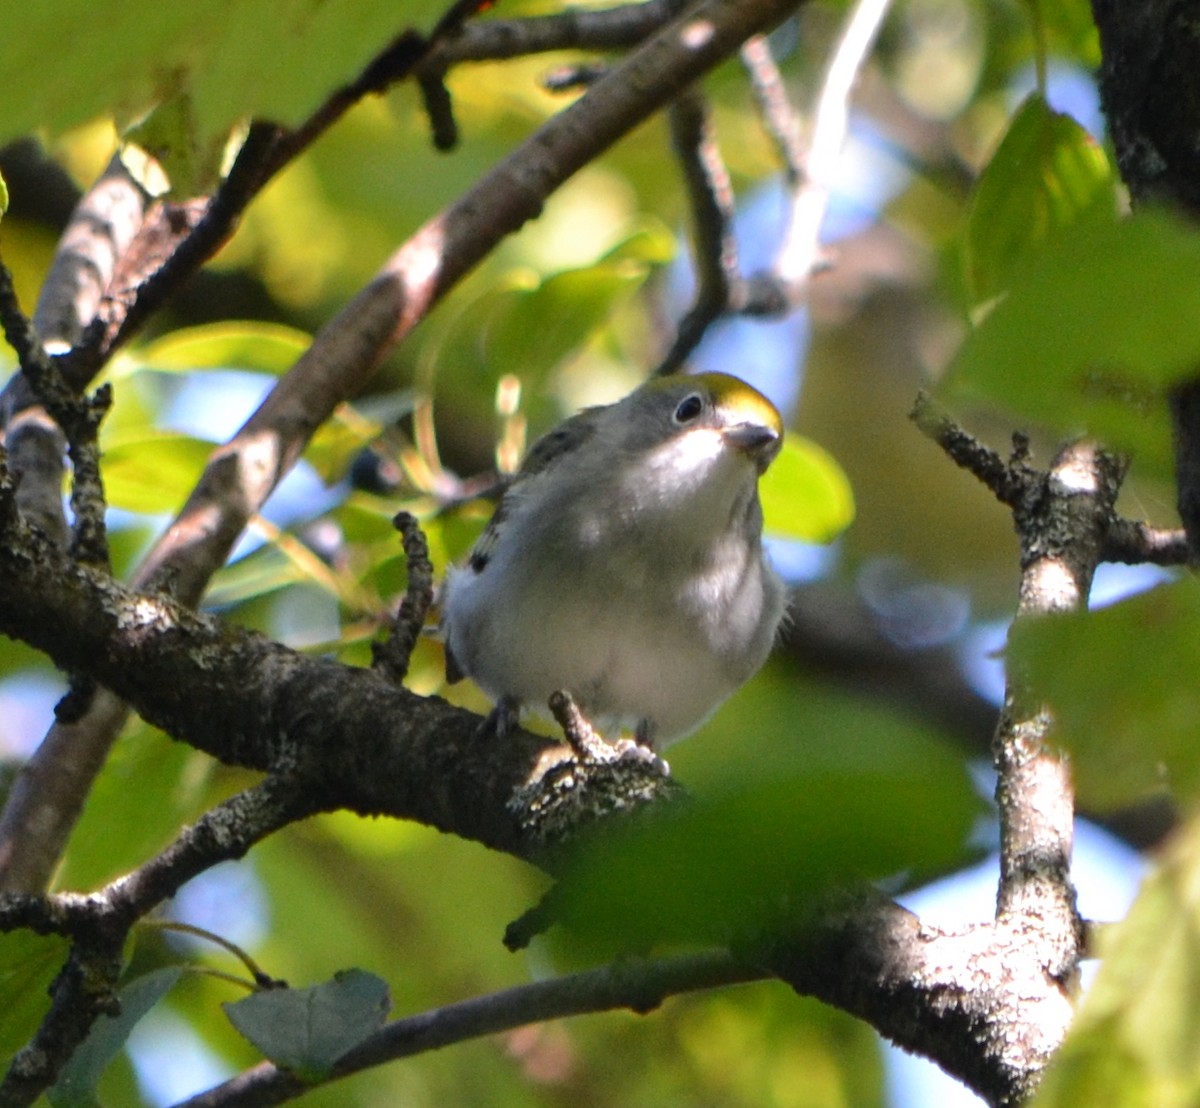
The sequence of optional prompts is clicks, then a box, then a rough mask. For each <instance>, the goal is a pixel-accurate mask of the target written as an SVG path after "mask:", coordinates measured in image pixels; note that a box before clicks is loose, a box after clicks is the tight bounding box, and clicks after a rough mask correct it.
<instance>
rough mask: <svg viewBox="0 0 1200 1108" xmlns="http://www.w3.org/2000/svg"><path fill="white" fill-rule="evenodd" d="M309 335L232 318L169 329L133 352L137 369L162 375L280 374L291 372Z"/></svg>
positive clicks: (269, 324)
mask: <svg viewBox="0 0 1200 1108" xmlns="http://www.w3.org/2000/svg"><path fill="white" fill-rule="evenodd" d="M311 342H312V337H311V336H310V335H307V334H305V333H304V332H303V331H299V330H297V329H296V328H294V327H285V326H283V325H282V324H278V323H256V322H253V321H240V320H235V321H231V322H223V323H206V324H203V325H201V326H199V327H184V328H181V329H180V330H178V331H172V332H171V333H170V334H168V335H164V336H163V337H162V338H160V339H156V340H155V341H154V342H151V343H148V344H147V345H146V346H143V347H141V348H140V349H139V350H136V351H134V353H133V355H132V361H133V365H134V367H135V368H138V369H153V370H157V371H158V372H160V373H179V372H185V373H186V372H192V371H194V370H197V369H242V370H254V371H257V372H260V373H271V374H275V375H278V374H281V373H284V372H286V371H287V370H289V369H291V368H292V366H293V365H294V364H295V363H296V359H297V358H299V357H300V355H301V354H303V353H304V352H305V351H306V350H307V349H308V347H309V344H310V343H311Z"/></svg>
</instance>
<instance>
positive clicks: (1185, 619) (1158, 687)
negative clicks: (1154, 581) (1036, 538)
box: [1010, 579, 1200, 809]
mask: <svg viewBox="0 0 1200 1108" xmlns="http://www.w3.org/2000/svg"><path fill="white" fill-rule="evenodd" d="M1131 643H1137V644H1138V648H1137V649H1136V650H1131V649H1130V644H1131ZM1010 654H1011V656H1012V661H1013V664H1014V665H1015V666H1016V667H1017V671H1018V672H1021V673H1023V674H1025V675H1026V677H1027V680H1028V681H1029V683H1030V685H1031V689H1032V692H1033V694H1034V695H1035V696H1037V697H1038V698H1044V700H1045V702H1046V703H1047V704H1048V705H1049V707H1050V710H1051V712H1052V713H1053V715H1054V719H1055V723H1056V731H1055V736H1056V739H1059V740H1061V741H1062V742H1063V743H1065V744H1066V745H1067V746H1068V747H1069V748H1070V750H1071V752H1072V754H1073V755H1074V757H1073V759H1072V768H1073V771H1074V776H1075V784H1076V789H1077V791H1078V793H1079V796H1080V799H1081V800H1082V801H1083V802H1084V803H1085V804H1087V805H1088V806H1089V807H1092V808H1100V809H1104V808H1111V807H1116V806H1119V805H1122V804H1126V803H1129V802H1130V801H1133V800H1136V799H1138V798H1140V797H1143V796H1144V795H1145V794H1146V793H1148V792H1150V791H1151V790H1154V789H1159V788H1162V786H1163V785H1164V784H1170V785H1171V786H1172V788H1173V789H1174V790H1175V791H1176V792H1177V793H1179V794H1182V795H1183V796H1186V797H1196V796H1197V795H1200V749H1198V748H1197V745H1196V720H1197V719H1198V718H1200V688H1198V687H1197V684H1196V673H1197V672H1198V671H1200V583H1197V582H1196V581H1194V580H1191V579H1188V580H1183V581H1179V582H1176V583H1174V584H1170V585H1163V586H1160V587H1159V588H1156V589H1151V590H1150V591H1149V592H1145V593H1142V594H1141V595H1139V596H1134V597H1131V598H1130V599H1128V600H1123V601H1121V602H1120V603H1118V604H1113V605H1112V606H1111V607H1108V608H1103V609H1101V610H1099V611H1095V612H1079V613H1072V614H1069V615H1062V616H1052V617H1047V618H1045V619H1039V620H1023V621H1021V622H1020V623H1019V624H1018V625H1017V626H1016V627H1015V628H1014V631H1013V635H1012V640H1011V642H1010Z"/></svg>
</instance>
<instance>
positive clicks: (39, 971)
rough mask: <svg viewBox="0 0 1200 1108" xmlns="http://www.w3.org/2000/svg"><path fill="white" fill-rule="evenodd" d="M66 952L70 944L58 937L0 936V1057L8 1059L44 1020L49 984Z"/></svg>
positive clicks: (19, 933) (32, 935)
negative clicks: (0, 1001)
mask: <svg viewBox="0 0 1200 1108" xmlns="http://www.w3.org/2000/svg"><path fill="white" fill-rule="evenodd" d="M69 951H70V944H69V943H68V942H67V940H66V939H63V938H60V937H59V936H57V935H34V934H33V933H32V932H29V931H13V932H10V933H9V934H7V935H0V996H2V997H4V1003H3V1004H2V1005H0V1058H11V1057H12V1056H13V1055H14V1054H15V1053H16V1052H17V1051H18V1050H20V1049H21V1047H23V1046H24V1045H25V1044H26V1043H27V1042H28V1041H29V1038H30V1036H31V1035H33V1033H34V1031H36V1030H37V1027H38V1024H40V1023H41V1022H42V1020H43V1019H44V1018H45V1015H46V1009H47V1008H48V1007H49V1005H50V997H49V989H50V984H51V982H52V981H53V980H54V978H55V977H56V976H57V975H58V971H59V970H60V969H61V968H62V965H63V963H64V962H65V961H66V959H67V954H68V953H69Z"/></svg>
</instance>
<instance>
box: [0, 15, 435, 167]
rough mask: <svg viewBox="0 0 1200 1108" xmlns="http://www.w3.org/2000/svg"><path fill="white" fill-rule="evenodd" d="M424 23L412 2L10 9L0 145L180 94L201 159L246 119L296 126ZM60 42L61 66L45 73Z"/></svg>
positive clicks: (133, 112) (427, 18) (0, 91)
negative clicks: (64, 56) (187, 102)
mask: <svg viewBox="0 0 1200 1108" xmlns="http://www.w3.org/2000/svg"><path fill="white" fill-rule="evenodd" d="M434 18H435V16H433V15H431V14H430V10H429V7H428V5H426V4H423V3H418V2H417V0H361V2H360V3H356V4H354V5H353V8H352V9H351V8H349V7H345V6H343V5H340V4H316V5H312V4H302V5H299V6H296V7H293V6H288V5H282V6H281V5H280V4H278V3H277V2H275V0H244V2H241V3H236V4H231V3H229V2H228V0H193V2H192V3H188V4H161V3H152V2H151V0H102V2H101V3H98V4H97V3H85V2H84V0H55V2H54V3H47V4H28V5H24V6H17V7H13V6H12V5H9V6H8V8H7V10H6V11H5V13H4V37H5V41H6V42H7V43H10V44H12V45H13V47H14V49H13V50H12V51H9V56H8V57H7V58H6V59H5V78H6V79H5V81H4V82H3V85H2V86H0V142H3V141H5V140H7V139H11V138H16V137H18V136H20V135H23V134H27V133H29V132H32V131H35V130H38V129H42V128H45V129H48V130H49V131H50V132H52V133H61V132H62V131H64V130H66V129H67V128H70V127H74V126H77V125H78V124H81V123H84V122H86V121H87V120H89V119H92V118H94V117H96V116H98V115H102V114H117V115H119V116H123V117H124V118H125V119H130V118H132V117H134V116H138V115H141V114H143V113H144V112H145V111H146V109H147V108H148V107H150V106H151V105H152V104H153V103H155V102H156V101H159V100H161V99H163V98H164V94H165V95H179V94H181V93H186V94H187V95H188V96H189V97H190V99H191V101H192V114H193V116H194V124H193V127H194V133H195V136H196V138H195V143H196V145H197V147H199V148H201V149H205V148H208V147H209V146H210V145H211V144H212V142H213V141H214V140H215V137H216V136H221V135H224V134H226V133H228V132H229V131H230V129H231V128H232V127H233V125H234V124H236V123H237V122H238V121H239V120H242V119H245V118H254V119H270V120H273V121H274V122H277V123H280V124H282V125H284V126H295V125H296V124H297V123H299V122H300V121H301V120H302V119H303V118H305V117H306V116H307V115H308V114H309V113H310V112H312V111H313V110H314V109H315V108H316V107H317V106H318V105H319V104H320V103H321V101H322V100H323V99H324V98H325V96H327V95H328V93H329V91H330V90H331V89H335V88H338V87H340V86H342V85H344V84H345V83H346V82H347V81H349V80H351V79H352V78H353V77H354V76H355V75H356V74H357V73H358V72H359V71H360V70H361V69H362V68H363V67H364V66H365V65H366V63H367V62H368V61H370V60H371V58H373V57H374V56H375V54H376V53H377V52H378V51H379V50H380V48H381V46H382V45H385V44H387V43H389V42H392V41H393V40H394V39H395V38H396V37H397V35H398V34H400V33H401V32H402V31H403V30H404V29H405V28H406V27H411V28H413V29H415V30H418V31H425V30H428V28H429V25H430V23H431V22H432V20H433V19H434ZM79 28H87V31H86V33H82V32H81V31H79ZM264 28H270V49H264V48H263V41H264V40H263V33H264ZM65 44H66V45H69V47H70V49H69V56H70V64H69V65H54V66H48V65H46V59H47V58H52V57H55V56H57V55H58V54H60V53H62V51H63V49H64V45H65ZM18 45H19V49H16V47H17V46H18Z"/></svg>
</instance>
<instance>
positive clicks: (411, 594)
mask: <svg viewBox="0 0 1200 1108" xmlns="http://www.w3.org/2000/svg"><path fill="white" fill-rule="evenodd" d="M392 523H393V524H394V525H395V527H396V530H397V531H399V532H400V535H401V537H402V539H403V542H404V557H405V561H406V566H405V568H406V571H407V574H408V587H407V588H406V589H405V592H404V599H403V600H401V601H400V608H399V610H398V611H397V612H396V618H395V619H394V620H393V621H392V627H391V631H390V633H389V634H388V637H387V639H386V640H385V641H384V642H381V643H373V644H372V647H371V665H372V667H373V668H375V669H376V670H378V671H379V672H381V673H383V674H384V675H385V676H386V677H387V678H388V679H389V680H390V681H395V682H396V684H397V685H400V684H403V682H404V678H405V677H406V676H408V664H409V661H410V660H411V659H412V653H413V650H415V649H416V645H417V643H418V641H420V638H421V630H422V628H423V627H424V626H425V617H426V616H427V615H428V614H429V607H430V605H431V604H432V603H433V563H432V562H431V561H430V560H429V544H428V543H427V542H426V541H425V535H424V534H423V533H422V531H421V525H420V524H419V523H418V522H417V518H416V516H414V515H412V514H410V513H409V512H398V513H397V514H396V516H395V518H394V519H393V520H392Z"/></svg>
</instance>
